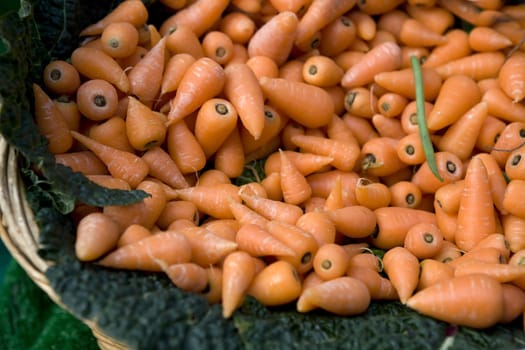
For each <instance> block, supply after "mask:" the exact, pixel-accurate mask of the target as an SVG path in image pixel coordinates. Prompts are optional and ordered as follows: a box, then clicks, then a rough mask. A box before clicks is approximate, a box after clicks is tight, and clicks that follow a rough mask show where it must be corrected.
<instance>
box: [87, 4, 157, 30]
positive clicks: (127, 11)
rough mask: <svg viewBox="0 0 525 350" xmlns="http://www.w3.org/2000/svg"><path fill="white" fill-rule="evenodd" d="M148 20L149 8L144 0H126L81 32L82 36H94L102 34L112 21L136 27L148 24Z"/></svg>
mask: <svg viewBox="0 0 525 350" xmlns="http://www.w3.org/2000/svg"><path fill="white" fill-rule="evenodd" d="M147 20H148V9H147V8H146V6H145V5H144V3H143V2H142V1H139V0H133V1H124V2H122V3H121V4H120V5H118V6H117V7H116V8H114V9H113V10H111V12H110V13H108V14H107V15H106V16H105V17H103V18H102V19H100V20H99V21H97V22H96V23H93V24H91V25H89V26H87V27H86V28H84V29H83V30H82V31H81V32H80V36H92V35H98V34H101V33H102V32H103V30H104V28H106V27H107V26H108V25H109V24H110V23H114V22H128V23H131V24H133V25H134V26H135V27H137V28H138V27H140V26H142V25H144V24H146V22H147Z"/></svg>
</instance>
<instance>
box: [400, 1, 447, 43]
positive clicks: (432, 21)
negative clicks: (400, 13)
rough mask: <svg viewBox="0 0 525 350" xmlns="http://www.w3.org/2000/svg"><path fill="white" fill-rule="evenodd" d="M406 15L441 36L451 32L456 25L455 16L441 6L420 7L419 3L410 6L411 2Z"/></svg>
mask: <svg viewBox="0 0 525 350" xmlns="http://www.w3.org/2000/svg"><path fill="white" fill-rule="evenodd" d="M421 2H425V1H420V2H419V4H421ZM421 5H422V4H421ZM406 13H407V14H408V15H409V16H410V17H412V18H415V19H416V20H418V21H420V22H421V23H424V24H425V26H426V27H428V28H430V29H431V30H433V31H434V32H436V33H439V34H444V35H446V34H447V33H448V32H447V29H450V30H451V27H453V25H454V15H452V13H450V12H449V11H447V10H446V9H444V8H442V7H439V6H418V3H417V1H416V4H410V2H409V6H407V7H406Z"/></svg>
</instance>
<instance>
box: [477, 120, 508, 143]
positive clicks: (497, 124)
mask: <svg viewBox="0 0 525 350" xmlns="http://www.w3.org/2000/svg"><path fill="white" fill-rule="evenodd" d="M505 126H506V123H505V122H504V121H503V120H501V119H499V118H496V117H494V116H492V115H490V114H488V115H487V116H486V117H485V121H484V122H483V125H482V126H481V130H480V131H479V134H478V138H477V139H476V149H479V150H480V151H481V152H486V153H490V151H492V149H493V148H494V147H495V145H496V141H497V140H498V138H499V136H500V134H501V132H502V131H503V129H505Z"/></svg>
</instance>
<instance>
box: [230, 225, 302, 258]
mask: <svg viewBox="0 0 525 350" xmlns="http://www.w3.org/2000/svg"><path fill="white" fill-rule="evenodd" d="M235 241H236V242H237V244H238V245H239V249H240V250H242V251H245V252H247V253H249V254H250V255H252V256H255V257H260V256H294V255H295V251H293V250H292V248H290V247H288V246H287V245H286V244H284V243H283V242H281V241H280V240H278V239H277V238H276V237H275V236H273V235H272V234H270V233H269V232H268V231H266V230H265V229H264V228H262V227H261V226H259V225H256V224H250V223H247V224H244V225H242V226H241V228H240V229H239V231H237V235H236V236H235Z"/></svg>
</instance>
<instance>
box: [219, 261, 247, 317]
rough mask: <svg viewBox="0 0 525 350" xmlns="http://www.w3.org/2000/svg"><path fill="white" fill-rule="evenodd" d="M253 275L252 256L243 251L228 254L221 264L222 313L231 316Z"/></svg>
mask: <svg viewBox="0 0 525 350" xmlns="http://www.w3.org/2000/svg"><path fill="white" fill-rule="evenodd" d="M254 277H255V263H254V261H253V257H251V256H250V255H249V254H248V253H246V252H243V251H236V252H232V253H230V254H228V255H227V256H226V258H225V259H224V262H223V264H222V293H221V294H222V315H223V317H224V318H229V317H231V316H232V314H233V312H234V311H235V310H236V309H237V308H238V307H239V306H240V304H241V303H242V301H243V300H244V297H245V296H246V293H247V290H248V288H249V286H250V284H251V283H252V281H253V279H254Z"/></svg>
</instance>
